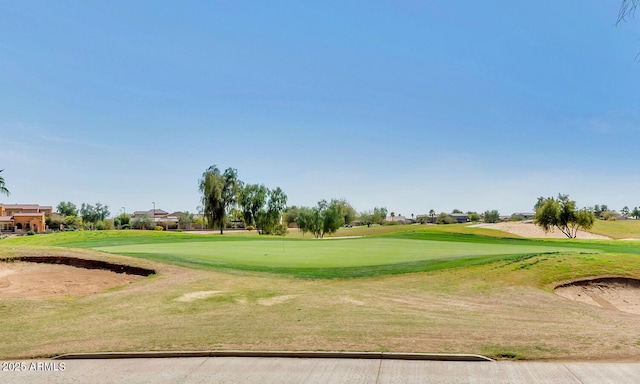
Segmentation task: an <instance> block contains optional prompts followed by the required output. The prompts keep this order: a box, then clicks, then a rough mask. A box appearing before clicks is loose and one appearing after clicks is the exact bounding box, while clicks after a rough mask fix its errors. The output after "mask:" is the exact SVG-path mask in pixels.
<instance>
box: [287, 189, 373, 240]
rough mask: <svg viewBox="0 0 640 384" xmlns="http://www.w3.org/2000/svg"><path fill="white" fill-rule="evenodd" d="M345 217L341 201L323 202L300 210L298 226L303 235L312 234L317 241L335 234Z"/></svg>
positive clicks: (297, 220)
mask: <svg viewBox="0 0 640 384" xmlns="http://www.w3.org/2000/svg"><path fill="white" fill-rule="evenodd" d="M385 213H386V212H385ZM344 217H345V215H344V211H343V204H342V202H341V201H340V200H336V199H334V200H331V202H327V201H326V200H321V201H319V202H318V204H317V205H316V206H315V207H313V208H300V209H299V214H298V218H297V219H296V224H298V228H300V230H301V231H302V233H303V234H304V233H306V232H311V233H313V235H314V237H315V238H316V239H317V238H323V237H324V236H325V235H328V234H332V233H335V232H336V231H337V230H338V229H339V228H340V227H342V226H343V225H344Z"/></svg>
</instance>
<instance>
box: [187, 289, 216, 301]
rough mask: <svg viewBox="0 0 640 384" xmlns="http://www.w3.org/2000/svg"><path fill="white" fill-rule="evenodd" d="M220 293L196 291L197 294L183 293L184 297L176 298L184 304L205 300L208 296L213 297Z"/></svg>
mask: <svg viewBox="0 0 640 384" xmlns="http://www.w3.org/2000/svg"><path fill="white" fill-rule="evenodd" d="M221 292H222V291H197V292H189V293H185V294H184V295H182V296H180V297H178V299H177V300H178V301H184V302H189V301H194V300H200V299H206V298H207V297H209V296H213V295H217V294H218V293H221Z"/></svg>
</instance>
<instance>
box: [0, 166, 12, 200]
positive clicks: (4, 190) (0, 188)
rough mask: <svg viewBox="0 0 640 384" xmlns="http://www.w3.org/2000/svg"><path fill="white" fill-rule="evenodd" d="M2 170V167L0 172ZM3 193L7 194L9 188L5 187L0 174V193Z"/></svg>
mask: <svg viewBox="0 0 640 384" xmlns="http://www.w3.org/2000/svg"><path fill="white" fill-rule="evenodd" d="M2 171H4V169H0V172H2ZM2 193H4V194H5V195H7V196H9V195H10V193H9V190H8V189H7V187H5V185H4V177H2V176H0V194H2Z"/></svg>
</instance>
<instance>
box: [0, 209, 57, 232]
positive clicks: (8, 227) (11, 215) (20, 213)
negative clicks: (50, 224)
mask: <svg viewBox="0 0 640 384" xmlns="http://www.w3.org/2000/svg"><path fill="white" fill-rule="evenodd" d="M52 212H53V208H52V207H50V206H47V205H38V204H3V203H0V229H1V230H2V231H11V232H22V231H29V230H32V231H34V232H44V231H45V230H46V224H45V217H46V216H47V215H49V214H50V213H52Z"/></svg>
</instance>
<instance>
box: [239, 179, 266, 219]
mask: <svg viewBox="0 0 640 384" xmlns="http://www.w3.org/2000/svg"><path fill="white" fill-rule="evenodd" d="M268 194H269V189H267V187H265V186H264V185H262V184H248V185H245V186H243V187H241V188H240V194H239V196H238V197H239V198H238V204H239V205H240V209H241V210H242V216H243V218H244V222H245V224H246V225H252V226H253V227H254V228H256V226H257V220H258V213H259V212H260V210H261V209H262V208H263V207H264V206H265V204H266V203H267V195H268Z"/></svg>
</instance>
